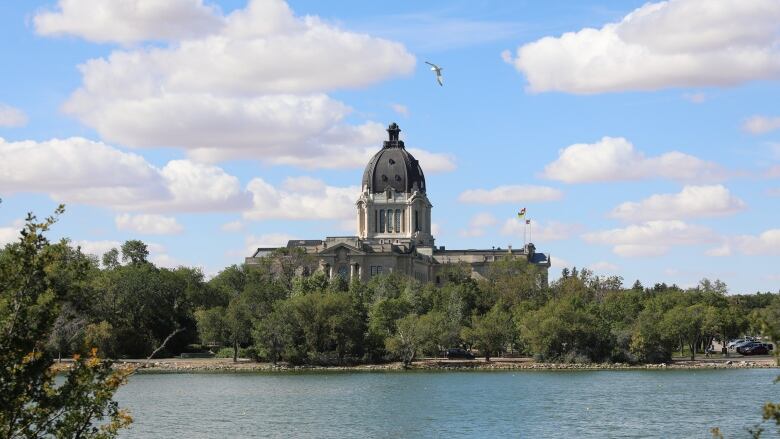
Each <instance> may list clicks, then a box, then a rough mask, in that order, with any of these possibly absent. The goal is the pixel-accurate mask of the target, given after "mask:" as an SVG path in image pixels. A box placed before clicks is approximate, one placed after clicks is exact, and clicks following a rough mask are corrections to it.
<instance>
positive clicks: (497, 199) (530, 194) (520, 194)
mask: <svg viewBox="0 0 780 439" xmlns="http://www.w3.org/2000/svg"><path fill="white" fill-rule="evenodd" d="M561 198H563V192H561V191H559V190H558V189H555V188H551V187H547V186H530V185H511V186H498V187H495V188H493V189H469V190H467V191H464V192H463V193H461V194H460V196H459V197H458V201H460V202H461V203H477V204H500V203H520V202H535V201H555V200H560V199H561Z"/></svg>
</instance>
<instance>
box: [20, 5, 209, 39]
mask: <svg viewBox="0 0 780 439" xmlns="http://www.w3.org/2000/svg"><path fill="white" fill-rule="evenodd" d="M33 23H34V25H35V31H36V32H37V33H38V34H39V35H48V36H59V35H74V36H78V37H81V38H84V39H85V40H89V41H94V42H98V43H105V42H118V43H133V42H141V41H147V40H178V39H180V38H188V37H195V36H198V35H203V34H208V33H212V32H215V31H217V30H219V29H220V28H221V27H222V26H223V25H224V19H223V18H222V17H220V16H219V15H218V11H217V10H216V8H215V7H213V6H207V5H204V4H203V1H202V0H165V1H159V0H122V1H116V0H59V2H58V4H57V9H56V10H54V11H48V10H43V11H40V12H38V13H37V14H36V15H35V17H33Z"/></svg>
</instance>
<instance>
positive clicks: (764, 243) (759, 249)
mask: <svg viewBox="0 0 780 439" xmlns="http://www.w3.org/2000/svg"><path fill="white" fill-rule="evenodd" d="M732 242H733V245H734V246H736V247H737V248H738V249H739V251H740V252H742V253H743V254H746V255H750V256H755V255H780V229H769V230H766V231H764V232H763V233H761V234H760V235H758V236H755V235H740V236H737V237H736V238H735V239H733V240H732Z"/></svg>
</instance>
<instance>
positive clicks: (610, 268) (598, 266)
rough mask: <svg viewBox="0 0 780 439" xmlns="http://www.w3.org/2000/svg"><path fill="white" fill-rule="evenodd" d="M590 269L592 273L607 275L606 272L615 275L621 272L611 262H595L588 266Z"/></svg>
mask: <svg viewBox="0 0 780 439" xmlns="http://www.w3.org/2000/svg"><path fill="white" fill-rule="evenodd" d="M588 269H590V270H592V271H597V272H600V273H605V272H606V273H614V272H616V271H618V270H620V267H619V266H617V265H615V264H613V263H611V262H607V261H599V262H594V263H592V264H590V265H588Z"/></svg>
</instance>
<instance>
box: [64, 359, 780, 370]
mask: <svg viewBox="0 0 780 439" xmlns="http://www.w3.org/2000/svg"><path fill="white" fill-rule="evenodd" d="M114 367H116V368H132V369H135V373H150V374H153V373H255V372H256V373H295V372H393V371H397V372H403V371H450V372H456V371H535V370H536V371H563V370H588V371H593V370H696V369H776V368H780V366H779V365H778V364H777V362H776V361H775V359H774V358H773V357H760V358H750V359H746V358H745V357H742V358H739V357H738V358H702V359H697V360H694V361H691V360H683V359H677V360H673V361H672V362H670V363H659V364H627V363H544V362H536V361H534V360H533V359H530V358H511V359H506V358H495V359H492V360H491V361H490V362H489V363H488V362H485V361H484V360H483V359H477V360H446V359H437V358H428V359H421V360H416V361H415V362H414V363H412V364H411V365H410V366H409V367H406V368H405V367H403V364H402V363H401V362H392V363H384V364H359V365H354V366H310V365H300V366H293V365H288V364H283V363H279V364H277V365H274V364H272V363H261V362H255V361H253V360H249V359H239V361H238V362H236V363H234V362H233V361H232V359H226V358H207V359H180V358H168V359H158V360H150V361H149V362H147V361H146V360H116V361H115V363H114ZM69 369H70V362H62V363H55V365H54V370H55V371H56V372H58V373H61V372H65V371H67V370H69Z"/></svg>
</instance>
